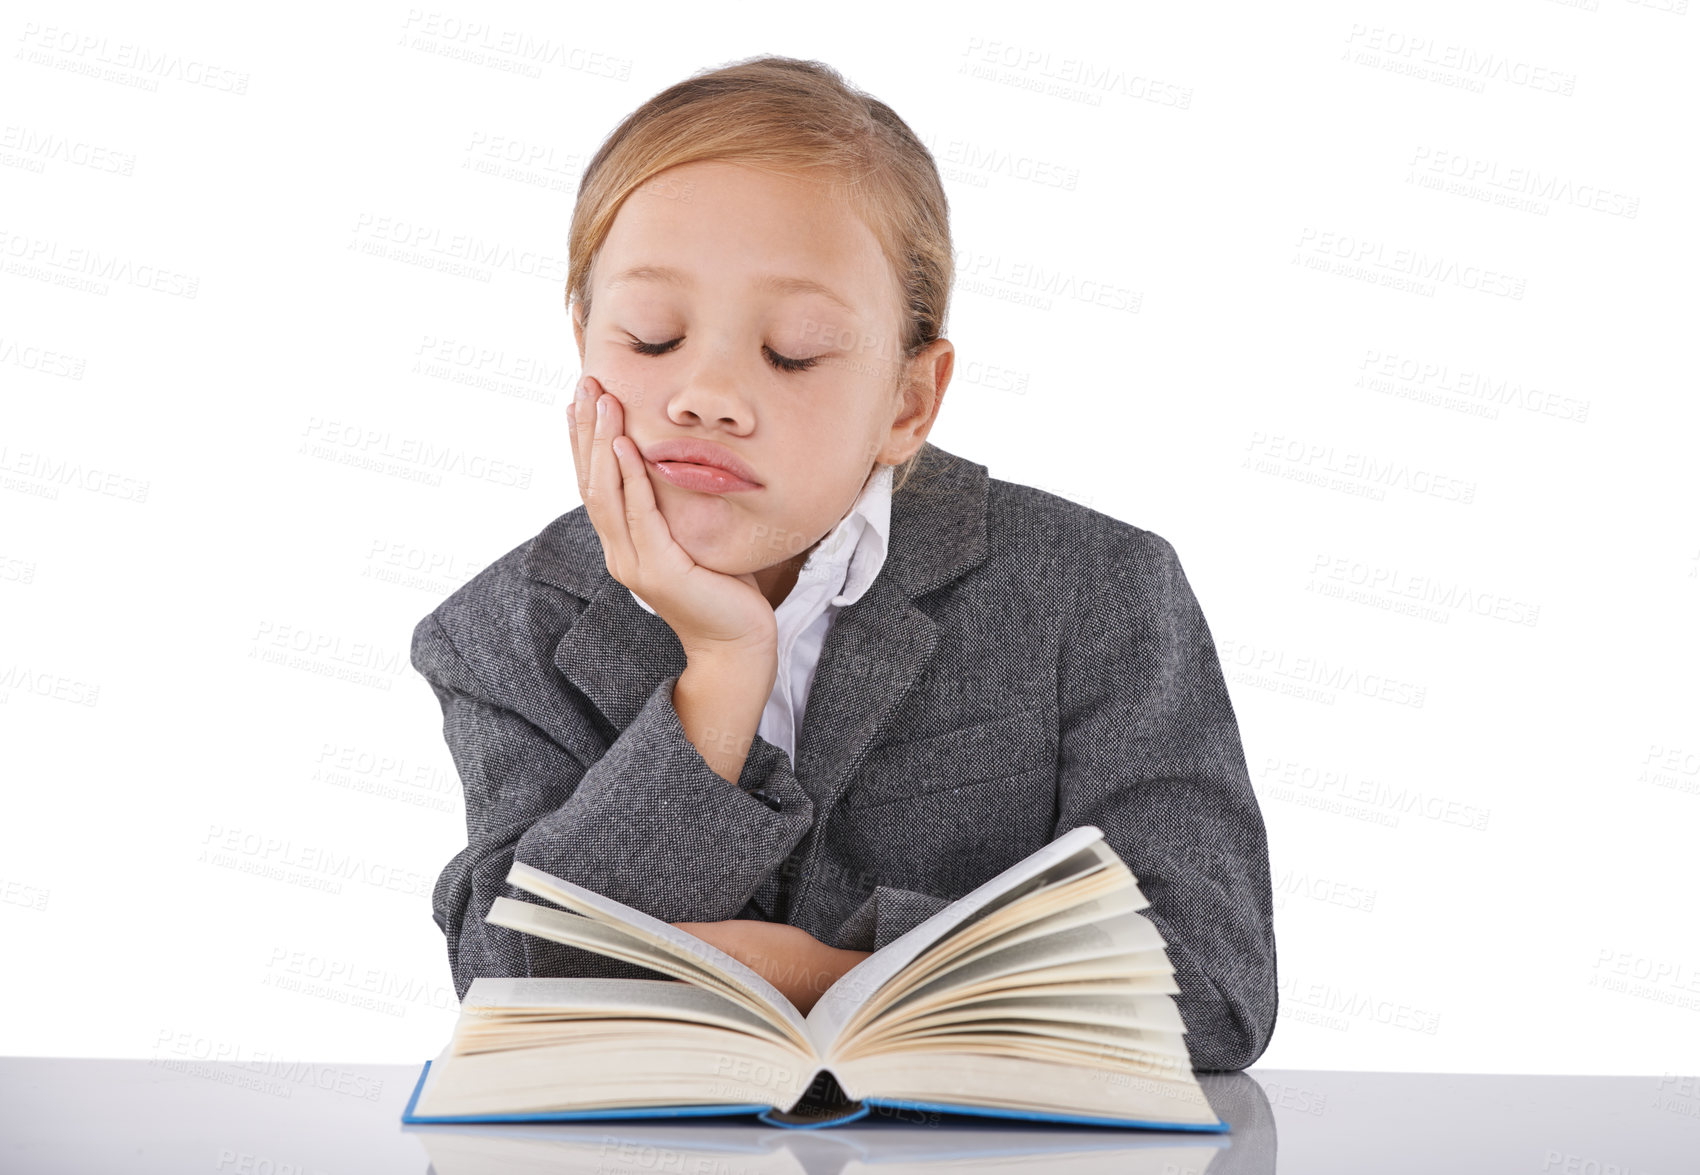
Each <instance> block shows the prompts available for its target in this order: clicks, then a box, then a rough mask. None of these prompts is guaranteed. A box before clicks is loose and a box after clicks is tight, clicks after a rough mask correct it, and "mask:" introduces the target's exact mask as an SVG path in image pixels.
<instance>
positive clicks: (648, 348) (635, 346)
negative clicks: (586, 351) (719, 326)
mask: <svg viewBox="0 0 1700 1175" xmlns="http://www.w3.org/2000/svg"><path fill="white" fill-rule="evenodd" d="M684 341H685V340H684V339H683V338H682V337H681V338H677V339H671V340H669V341H667V342H665V343H646V342H644V341H643V340H642V339H637V338H634V339H632V341H631V348H632V350H634V351H636V352H637V353H638V354H639V355H665V354H667V353H668V352H669V351H671V350H673V349H674V348H675V347H677V346H678V345H679V344H680V343H682V342H684ZM762 353H763V354H764V355H766V356H767V361H768V363H769V364H770V365H771V366H773V367H775V368H777V369H778V370H780V371H791V372H797V371H807V370H809V368H811V367H813V366H814V365H815V364H817V363H819V362H820V358H819V356H816V357H815V358H813V359H789V358H787V357H786V356H784V355H781V354H780V353H779V352H778V351H775V350H774V349H773V348H772V347H769V346H767V345H766V344H763V345H762Z"/></svg>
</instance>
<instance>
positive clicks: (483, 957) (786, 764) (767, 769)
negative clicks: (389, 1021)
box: [411, 613, 814, 999]
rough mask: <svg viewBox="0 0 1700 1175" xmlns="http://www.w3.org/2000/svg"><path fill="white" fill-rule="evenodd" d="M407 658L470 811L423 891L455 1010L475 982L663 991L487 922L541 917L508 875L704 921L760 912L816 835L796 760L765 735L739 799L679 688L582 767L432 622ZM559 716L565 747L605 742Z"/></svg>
mask: <svg viewBox="0 0 1700 1175" xmlns="http://www.w3.org/2000/svg"><path fill="white" fill-rule="evenodd" d="M411 659H412V663H413V667H414V668H415V669H416V670H418V672H419V673H420V674H421V675H423V676H424V678H425V679H426V681H427V682H428V683H429V684H430V686H431V689H432V692H433V693H435V694H436V696H437V700H438V702H439V703H440V704H441V706H442V711H443V737H444V739H445V740H447V742H448V746H449V753H450V755H451V756H452V758H453V760H454V764H455V769H456V771H457V772H458V773H459V776H460V780H461V786H462V790H463V792H464V794H465V800H466V826H467V844H466V848H464V849H462V850H461V851H460V852H459V853H457V854H456V855H455V857H454V858H453V859H452V860H450V861H449V863H448V865H447V866H446V867H445V868H444V869H443V871H442V873H441V874H440V875H439V876H438V878H437V883H436V886H435V888H434V889H433V892H432V917H433V920H434V921H435V922H436V923H437V925H438V926H439V927H440V928H441V929H442V931H443V934H444V936H445V937H446V939H447V945H448V953H449V967H450V970H451V971H452V973H453V975H454V983H455V991H456V994H457V996H459V997H460V998H463V999H464V998H465V996H466V990H467V988H468V987H470V986H471V984H472V980H473V978H474V977H476V976H479V975H490V976H510V975H511V976H533V975H556V976H572V975H605V976H615V977H636V978H663V976H661V975H659V974H658V973H657V972H655V971H652V970H650V969H649V968H646V967H640V966H638V965H636V964H629V963H625V962H622V961H620V960H616V959H610V958H608V957H606V956H603V955H598V954H596V953H594V952H591V951H585V950H582V949H580V948H577V947H568V946H564V945H562V944H560V943H553V942H549V941H548V940H546V939H541V938H538V937H536V936H534V935H530V934H525V933H523V932H521V931H517V930H511V929H509V928H507V927H503V926H496V925H492V924H490V923H487V922H485V921H484V917H485V915H486V914H488V913H489V912H490V907H491V905H492V903H493V902H494V901H495V899H496V898H497V897H498V896H506V897H510V898H515V899H517V900H520V901H530V902H536V903H538V904H540V905H547V904H548V903H545V902H544V901H543V900H542V899H540V898H537V897H535V896H533V895H532V894H529V893H527V892H525V891H524V890H521V889H519V888H518V887H516V886H513V885H511V884H509V883H508V881H507V874H508V870H509V868H510V867H511V866H512V863H513V862H514V861H516V860H518V861H523V862H525V863H526V864H528V865H532V866H535V867H536V868H538V869H541V870H543V871H545V872H547V873H552V874H554V875H555V876H556V877H560V878H563V879H565V880H567V881H571V882H574V883H576V884H578V885H583V886H586V887H588V888H590V889H594V890H596V891H597V892H599V893H602V894H605V895H607V896H608V897H611V898H614V899H615V900H616V901H620V902H624V903H625V904H626V905H629V906H632V907H634V908H636V909H639V910H642V911H643V912H645V913H647V914H649V915H651V916H653V917H656V918H660V919H662V920H664V921H667V922H682V921H687V922H712V921H719V920H722V919H726V918H735V917H749V916H753V915H755V914H756V913H758V911H757V908H756V906H755V905H754V903H752V900H751V899H752V897H753V895H754V894H755V891H756V890H757V888H758V887H760V886H761V885H762V883H763V881H764V880H766V878H767V876H768V875H769V874H770V873H772V872H773V870H774V869H776V868H777V867H778V866H779V865H780V864H781V863H782V862H783V861H784V860H785V858H786V856H787V855H788V854H789V853H790V852H791V850H792V849H793V847H795V845H796V844H797V842H798V841H799V840H800V839H801V838H802V837H803V835H804V834H805V833H806V832H807V831H808V829H809V826H810V824H811V823H812V821H813V815H814V808H813V801H811V800H810V799H809V797H808V795H807V793H806V792H805V791H804V790H803V788H802V786H801V784H799V783H798V781H797V779H796V777H795V775H793V774H792V770H791V764H790V760H789V759H788V758H787V757H786V755H785V753H784V751H783V750H781V749H780V748H779V747H776V746H774V745H773V744H772V743H769V742H767V741H766V740H765V739H762V738H761V737H760V736H759V735H758V736H757V738H756V740H755V741H754V742H753V743H752V744H751V747H750V752H749V754H748V756H747V758H746V759H745V762H744V767H743V770H742V772H741V774H740V777H739V780H738V784H737V786H734V785H733V784H731V783H730V782H728V781H727V780H726V779H724V778H722V777H721V776H720V775H718V774H717V773H716V772H715V771H714V769H713V768H711V767H710V766H709V765H708V763H707V761H706V760H704V759H703V757H702V755H701V753H700V752H699V751H698V750H697V748H696V745H695V744H694V743H692V742H691V741H690V739H689V738H687V737H686V735H685V732H684V728H683V726H681V725H680V722H679V716H678V712H677V711H676V710H675V709H674V708H673V686H674V683H675V682H677V680H678V675H676V674H675V675H673V676H670V677H668V678H666V679H665V680H663V681H661V682H659V683H658V684H657V685H656V686H655V688H654V690H653V691H652V692H651V694H650V696H649V698H648V700H647V701H645V703H644V705H643V707H642V709H641V710H640V711H639V713H638V715H637V717H636V718H635V719H634V720H633V721H632V722H631V724H630V725H628V726H627V727H626V729H625V730H623V731H621V732H620V734H619V735H618V737H617V738H615V739H614V741H613V742H612V744H610V745H608V746H607V749H606V750H605V751H604V752H603V753H602V755H601V756H600V757H599V758H597V759H595V760H594V761H593V762H590V763H588V764H587V763H585V762H583V761H582V760H581V758H580V756H579V755H576V754H574V753H573V752H572V751H571V750H569V749H568V746H567V745H563V742H562V741H557V740H556V739H555V738H553V737H551V736H550V735H549V734H548V733H546V732H545V731H544V730H542V729H541V728H540V727H539V726H538V725H537V724H536V722H534V721H532V720H530V719H528V718H527V717H525V716H524V714H522V713H521V710H522V709H524V708H525V707H526V706H527V705H528V703H527V702H526V700H525V699H524V697H523V696H519V697H515V698H513V699H509V698H506V697H504V696H503V694H502V691H500V690H498V689H497V688H494V687H492V686H490V685H487V684H485V683H484V682H483V681H481V680H480V679H479V678H478V676H477V675H476V674H475V673H474V672H473V671H472V669H471V667H470V666H469V665H468V664H467V662H466V660H465V659H464V658H463V657H462V656H461V654H460V652H459V651H458V650H457V649H456V647H455V645H454V642H453V641H452V639H451V638H450V637H449V635H448V633H447V632H446V631H445V629H444V628H443V626H442V624H441V623H440V621H439V620H438V618H437V616H436V614H435V613H433V614H431V615H429V616H427V617H426V618H425V619H424V620H422V621H420V622H419V624H418V626H417V627H416V628H415V629H414V634H413V642H412V650H411ZM517 692H518V691H516V693H517ZM562 709H563V710H565V711H566V713H564V714H561V715H556V716H554V717H555V718H557V719H558V720H559V721H562V722H567V723H572V724H579V725H582V726H583V729H582V730H575V731H572V732H571V737H570V740H569V741H570V745H577V746H594V745H597V744H599V743H600V742H601V741H602V736H600V735H599V734H598V733H597V732H596V731H595V730H593V729H591V724H590V722H589V721H588V720H587V719H586V718H585V717H584V716H583V715H582V714H581V713H580V712H579V711H578V710H576V709H574V708H573V707H570V706H564V707H562ZM763 796H765V797H766V798H765V799H764V798H761V797H763ZM552 908H558V907H552Z"/></svg>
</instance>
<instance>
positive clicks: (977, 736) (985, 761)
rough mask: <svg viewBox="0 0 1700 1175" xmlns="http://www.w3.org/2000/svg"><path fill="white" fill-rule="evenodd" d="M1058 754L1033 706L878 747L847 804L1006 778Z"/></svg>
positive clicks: (859, 774) (848, 795)
mask: <svg viewBox="0 0 1700 1175" xmlns="http://www.w3.org/2000/svg"><path fill="white" fill-rule="evenodd" d="M1055 758H1056V752H1055V751H1054V750H1053V749H1052V747H1051V736H1050V731H1049V730H1048V729H1047V728H1046V725H1045V722H1044V720H1043V716H1042V715H1040V714H1039V713H1038V712H1036V711H1032V710H1027V711H1023V712H1021V713H1019V714H1013V715H1009V716H1007V717H1001V718H992V719H988V720H987V721H985V722H979V723H975V724H974V725H972V726H964V727H960V728H958V729H956V730H947V731H945V732H944V733H943V734H931V735H927V736H925V737H923V738H916V739H908V740H905V741H903V742H897V743H884V744H880V745H878V746H875V747H874V748H873V749H872V750H871V751H869V752H868V756H867V758H866V759H864V760H863V762H862V768H861V770H860V771H858V772H857V773H856V782H855V783H854V784H853V785H852V786H851V787H850V790H849V791H848V792H846V793H845V796H844V803H845V805H846V806H847V807H851V808H861V807H867V806H869V805H871V804H884V803H890V802H891V801H893V800H903V799H909V798H911V797H914V796H920V795H926V794H927V793H929V792H935V791H940V790H942V789H946V788H953V787H960V786H961V785H963V784H967V783H978V782H981V781H983V780H988V779H1004V778H1007V777H1009V776H1011V775H1019V774H1020V773H1022V772H1023V771H1028V770H1031V769H1033V768H1034V767H1038V766H1040V765H1042V764H1046V763H1052V762H1054V761H1055Z"/></svg>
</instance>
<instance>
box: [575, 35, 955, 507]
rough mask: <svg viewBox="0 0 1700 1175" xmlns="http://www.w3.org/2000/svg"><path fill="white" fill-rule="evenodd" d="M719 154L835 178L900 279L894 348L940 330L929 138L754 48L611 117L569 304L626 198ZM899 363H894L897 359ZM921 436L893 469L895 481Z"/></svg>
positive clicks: (820, 67) (583, 299)
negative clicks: (900, 311)
mask: <svg viewBox="0 0 1700 1175" xmlns="http://www.w3.org/2000/svg"><path fill="white" fill-rule="evenodd" d="M698 160H722V161H729V162H737V163H740V164H744V165H747V166H751V167H757V168H762V169H764V170H768V171H772V172H777V173H781V174H785V175H793V176H798V177H802V178H818V179H820V180H821V182H823V183H828V184H833V185H837V186H840V187H841V188H842V190H843V191H844V192H845V194H846V195H847V196H848V197H849V200H850V203H851V207H852V208H854V209H855V211H856V213H857V214H858V215H859V216H861V218H862V220H863V221H864V222H865V223H866V224H867V225H868V227H869V229H870V230H871V231H872V232H873V234H874V237H875V238H876V239H877V240H878V241H879V243H880V248H881V249H882V251H883V252H884V254H885V257H886V260H887V261H888V262H889V263H890V264H891V267H892V272H893V273H894V274H895V275H896V277H897V281H898V285H899V288H900V289H901V290H902V296H903V307H904V314H905V321H904V323H903V328H902V330H903V333H902V336H901V350H902V355H901V358H902V359H903V360H905V361H906V360H908V359H911V358H913V357H914V356H915V354H916V353H917V352H919V351H920V350H921V349H922V348H923V347H925V346H927V345H928V344H929V343H932V342H933V341H935V340H936V339H938V338H940V337H941V336H942V335H943V334H944V329H945V316H946V313H947V311H948V310H949V305H950V291H951V286H952V284H953V282H954V280H955V263H954V260H953V252H952V248H951V240H950V206H949V202H948V201H947V200H946V198H945V193H944V185H943V184H942V183H941V182H940V180H939V173H938V167H937V166H936V165H935V164H934V162H933V156H932V153H931V152H930V151H928V150H927V148H926V146H925V145H924V144H923V143H922V142H921V141H920V140H919V139H917V138H916V137H915V133H914V132H913V131H911V130H910V129H909V126H908V124H906V123H905V122H904V121H903V120H902V119H901V118H899V117H898V116H897V114H896V112H894V111H893V110H892V109H891V107H889V106H887V105H886V104H885V103H884V102H881V101H880V100H879V99H877V98H875V97H873V96H872V95H870V94H866V93H864V92H862V91H861V90H857V89H854V88H853V87H851V86H850V85H849V84H848V83H846V82H845V80H844V78H843V77H842V76H840V75H839V73H838V72H837V71H836V70H834V69H832V68H831V67H830V66H827V65H824V64H822V63H821V62H818V61H804V60H800V59H798V58H794V57H772V56H762V57H751V58H746V59H745V60H742V61H735V62H733V63H731V64H729V65H725V66H722V67H721V68H719V69H713V70H705V71H702V72H699V73H697V74H694V75H693V76H691V77H690V78H687V79H686V80H685V81H682V82H679V83H677V84H675V85H672V86H669V87H668V88H667V89H665V90H663V91H661V92H660V93H659V94H657V95H655V97H653V98H651V99H650V100H649V101H647V102H645V103H644V104H643V105H642V106H639V107H638V108H637V109H636V110H634V111H632V113H631V114H629V115H627V116H626V118H625V120H624V121H622V122H621V123H620V125H619V126H617V127H616V128H614V130H613V132H612V133H610V134H609V136H608V137H607V139H605V140H604V141H603V143H602V146H601V147H600V148H599V149H598V150H597V152H596V155H595V157H594V158H593V159H591V161H590V164H589V166H588V167H586V168H585V171H584V176H583V178H582V179H581V180H580V181H579V187H578V198H577V201H576V203H575V204H574V205H573V221H572V232H571V236H570V237H569V240H568V246H567V253H568V267H567V291H566V293H567V308H568V311H569V313H570V312H571V309H572V306H573V303H575V302H577V303H579V304H580V307H581V310H582V312H583V313H584V315H585V316H586V318H587V320H588V316H589V313H590V269H591V265H592V263H593V262H594V261H595V259H596V255H597V253H598V252H599V251H600V250H601V248H602V244H603V242H604V241H606V240H607V238H608V231H609V229H610V228H611V227H612V226H613V224H614V218H615V216H616V215H618V213H619V211H620V208H621V206H622V205H623V204H624V203H625V200H626V197H628V196H629V195H631V193H632V192H634V191H636V190H637V189H638V188H640V187H642V186H643V185H644V184H646V183H648V182H649V181H650V180H651V179H652V178H654V177H655V176H656V175H657V174H658V173H659V172H662V171H665V170H666V169H667V168H669V167H676V166H678V165H679V164H682V163H692V162H696V161H698ZM898 374H901V369H900V371H899V373H898ZM924 452H925V446H923V447H922V448H921V449H918V450H916V452H915V454H914V455H913V456H911V457H910V458H909V459H908V460H907V461H905V462H904V463H903V464H902V465H901V466H899V467H898V468H897V470H896V471H895V474H894V476H893V480H892V491H893V492H894V493H895V492H896V491H897V490H899V489H901V488H902V486H903V483H904V482H906V481H908V480H909V475H910V473H911V472H912V471H913V470H914V467H915V465H916V463H917V462H918V461H919V460H920V458H921V455H922V453H924Z"/></svg>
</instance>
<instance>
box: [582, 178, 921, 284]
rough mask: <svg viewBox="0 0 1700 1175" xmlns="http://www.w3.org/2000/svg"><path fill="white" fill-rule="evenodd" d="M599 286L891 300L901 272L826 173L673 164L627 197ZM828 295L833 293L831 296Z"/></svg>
mask: <svg viewBox="0 0 1700 1175" xmlns="http://www.w3.org/2000/svg"><path fill="white" fill-rule="evenodd" d="M593 282H594V284H595V286H596V288H598V289H599V290H602V291H608V292H611V291H613V290H616V289H643V290H657V289H674V290H682V291H687V292H689V291H692V290H696V291H700V292H709V293H720V294H723V295H738V296H748V295H754V294H763V295H767V296H771V297H773V298H775V299H779V298H811V299H814V300H820V299H822V298H825V297H826V296H825V295H823V294H822V293H821V292H820V290H821V288H825V289H827V290H831V291H833V292H834V293H835V294H836V295H838V296H839V297H840V298H842V300H843V302H845V303H847V304H848V306H849V308H850V311H851V312H852V313H857V314H862V315H866V316H868V317H877V316H880V315H882V314H883V313H885V312H886V311H888V310H889V309H890V308H891V299H892V298H893V296H894V283H895V276H894V275H893V274H892V272H891V267H890V265H889V264H887V262H886V260H885V255H884V253H883V252H882V251H881V249H880V246H879V240H878V238H877V237H875V236H874V233H873V230H872V229H870V228H869V227H868V226H867V224H866V223H865V222H864V221H863V220H862V219H861V217H860V216H858V215H856V213H855V211H854V209H853V208H852V206H851V205H850V204H849V202H848V200H847V199H846V198H845V197H844V196H843V194H842V193H841V192H839V191H838V190H837V189H836V188H834V187H832V186H829V185H828V184H826V183H822V182H817V181H813V180H809V179H805V178H799V177H794V176H788V175H773V174H770V173H768V172H764V171H758V170H756V169H754V168H750V167H745V166H742V165H738V164H730V163H723V162H719V161H713V162H697V163H689V164H683V165H680V166H678V167H673V168H669V169H667V170H666V171H664V172H661V173H659V174H658V175H657V176H655V177H654V178H653V179H652V180H651V181H650V182H649V183H648V184H646V185H645V186H644V187H642V188H639V189H638V190H637V191H634V192H633V193H632V194H631V195H630V196H629V197H627V199H626V201H625V203H624V204H623V205H622V206H621V208H620V211H619V214H618V215H617V216H616V217H615V219H614V224H613V226H612V227H611V228H610V229H609V232H608V237H607V239H606V240H605V241H604V243H603V246H602V249H601V251H600V252H599V253H598V255H597V258H596V263H595V268H594V274H593ZM827 301H828V304H830V303H831V299H827Z"/></svg>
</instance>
